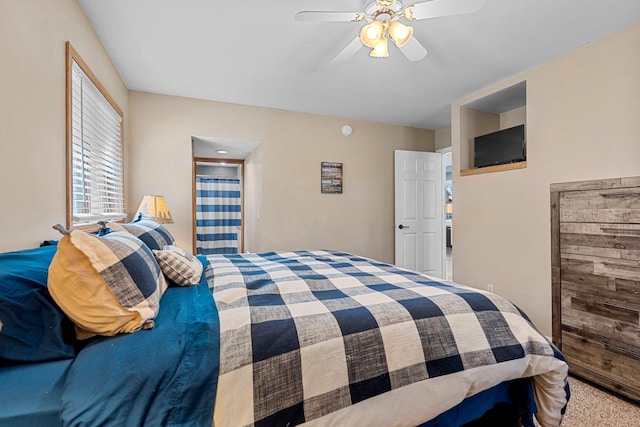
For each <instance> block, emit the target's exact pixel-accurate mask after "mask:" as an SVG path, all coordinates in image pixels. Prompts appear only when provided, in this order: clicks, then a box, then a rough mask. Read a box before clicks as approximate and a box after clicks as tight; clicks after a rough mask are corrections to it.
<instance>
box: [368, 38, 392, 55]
mask: <svg viewBox="0 0 640 427" xmlns="http://www.w3.org/2000/svg"><path fill="white" fill-rule="evenodd" d="M369 56H370V57H372V58H388V57H389V46H388V41H387V38H386V37H385V36H382V37H380V40H378V42H377V43H376V44H375V46H374V47H373V49H371V53H369Z"/></svg>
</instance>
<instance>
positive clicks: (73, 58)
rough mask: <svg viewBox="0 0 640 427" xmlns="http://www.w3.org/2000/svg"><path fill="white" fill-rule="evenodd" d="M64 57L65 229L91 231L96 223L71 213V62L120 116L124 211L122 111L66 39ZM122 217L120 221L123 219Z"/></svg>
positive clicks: (122, 179)
mask: <svg viewBox="0 0 640 427" xmlns="http://www.w3.org/2000/svg"><path fill="white" fill-rule="evenodd" d="M65 58H66V61H65V63H66V86H65V96H66V140H67V141H66V142H67V149H66V158H67V159H66V163H67V173H66V180H67V182H66V188H67V195H66V205H67V214H66V216H67V221H66V223H67V229H71V228H75V229H82V230H85V231H93V230H97V229H98V228H99V225H98V224H97V223H81V224H74V221H73V214H74V210H73V209H74V206H73V204H74V200H73V63H74V62H75V63H76V64H77V65H78V66H79V67H80V69H81V70H82V71H83V72H84V73H85V75H86V76H87V77H88V78H89V80H91V82H92V83H93V84H94V85H95V87H96V88H97V89H98V90H99V91H100V93H101V94H102V96H104V98H105V99H106V101H107V102H108V103H109V104H110V105H111V107H112V108H113V109H114V110H115V111H116V113H117V114H118V115H119V116H120V178H121V182H122V212H123V213H125V212H126V197H125V182H124V176H125V171H124V165H125V159H124V113H123V112H122V109H120V107H119V106H118V104H117V103H116V102H115V100H114V99H113V98H112V97H111V95H110V94H109V92H107V90H106V88H105V87H104V86H103V85H102V83H100V81H99V80H98V78H97V77H96V75H95V74H94V73H93V72H92V71H91V69H90V68H89V66H88V65H87V63H86V62H85V61H84V60H83V59H82V57H80V55H79V54H78V52H77V51H76V50H75V49H74V48H73V46H72V45H71V43H70V42H69V41H67V42H66V43H65ZM123 220H124V219H122V220H121V221H123Z"/></svg>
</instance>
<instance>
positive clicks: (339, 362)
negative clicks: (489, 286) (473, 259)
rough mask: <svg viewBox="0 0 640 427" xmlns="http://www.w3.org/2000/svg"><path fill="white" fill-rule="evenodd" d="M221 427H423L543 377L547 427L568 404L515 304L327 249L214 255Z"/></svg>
mask: <svg viewBox="0 0 640 427" xmlns="http://www.w3.org/2000/svg"><path fill="white" fill-rule="evenodd" d="M208 261H209V263H210V266H211V268H210V269H209V270H208V272H207V274H208V276H207V279H208V282H209V287H210V288H211V291H212V294H213V297H214V300H215V303H216V306H217V308H218V311H219V315H220V374H219V383H218V391H217V396H216V400H215V408H214V425H215V426H216V427H227V426H289V425H298V424H305V425H308V426H326V425H336V426H346V425H350V426H351V425H353V426H359V425H366V426H384V427H388V426H416V425H418V424H420V423H423V422H425V421H428V420H429V419H432V418H434V417H435V416H437V415H438V414H440V413H442V412H444V411H446V410H448V409H449V408H451V407H453V406H455V405H457V404H458V403H460V402H461V401H462V400H463V399H464V398H465V397H468V396H471V395H473V394H475V393H478V392H480V391H482V390H485V389H488V388H490V387H492V386H494V385H496V384H499V383H501V382H503V381H507V380H511V379H515V378H521V377H533V378H534V392H535V398H536V405H537V407H538V413H537V414H536V417H537V419H538V421H539V422H540V423H541V424H542V425H543V426H557V425H559V424H560V421H561V418H562V413H563V412H564V407H565V406H566V403H567V399H568V396H567V395H568V389H567V388H566V381H567V370H568V369H567V365H566V363H565V362H564V360H563V359H562V356H561V355H560V353H559V352H558V350H557V349H556V348H555V347H554V346H553V345H552V344H550V343H549V342H548V340H547V339H546V338H545V337H544V336H543V335H541V334H540V333H539V332H538V331H537V330H536V329H535V328H534V327H533V326H532V325H531V323H530V322H529V320H528V319H527V318H526V317H525V316H524V315H523V314H522V313H521V312H520V311H519V310H518V309H517V308H516V307H515V306H514V305H512V304H511V303H509V302H508V301H507V300H505V299H503V298H501V297H499V296H497V295H494V294H490V293H488V292H483V291H479V290H476V289H472V288H468V287H464V286H460V285H454V284H452V283H450V282H437V281H435V280H434V279H432V278H430V277H429V276H426V275H422V274H418V273H416V272H412V271H408V270H404V269H401V268H399V267H396V266H393V265H389V264H385V263H381V262H376V261H374V260H370V259H366V258H362V257H358V256H355V255H351V254H346V253H340V252H330V251H298V252H270V253H263V254H237V255H213V256H209V257H208Z"/></svg>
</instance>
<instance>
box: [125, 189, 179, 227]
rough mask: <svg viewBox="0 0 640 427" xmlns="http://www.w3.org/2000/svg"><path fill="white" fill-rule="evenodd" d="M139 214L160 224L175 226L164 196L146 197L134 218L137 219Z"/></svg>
mask: <svg viewBox="0 0 640 427" xmlns="http://www.w3.org/2000/svg"><path fill="white" fill-rule="evenodd" d="M139 214H142V215H144V216H146V217H148V218H151V219H153V220H154V221H156V222H157V223H159V224H173V218H172V217H171V212H169V207H168V206H167V202H166V201H165V200H164V196H152V195H148V194H147V195H145V196H144V197H143V198H142V202H140V206H139V207H138V211H137V212H136V214H135V215H134V218H137V217H138V215H139Z"/></svg>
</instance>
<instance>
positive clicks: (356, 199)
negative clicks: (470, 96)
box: [129, 92, 434, 262]
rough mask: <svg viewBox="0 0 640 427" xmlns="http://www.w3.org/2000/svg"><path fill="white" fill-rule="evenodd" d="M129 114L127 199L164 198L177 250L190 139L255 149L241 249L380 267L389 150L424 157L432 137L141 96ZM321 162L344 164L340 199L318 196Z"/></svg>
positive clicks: (185, 212)
mask: <svg viewBox="0 0 640 427" xmlns="http://www.w3.org/2000/svg"><path fill="white" fill-rule="evenodd" d="M129 108H130V115H131V126H130V137H131V142H132V143H131V154H130V155H131V161H132V163H133V164H134V165H135V167H134V168H132V170H131V183H132V185H131V191H132V197H133V200H139V199H140V198H141V197H142V195H143V194H145V193H152V194H164V195H165V196H166V199H167V203H169V205H170V209H171V213H172V215H173V217H174V220H175V224H170V225H169V226H168V228H169V229H170V231H171V232H172V233H173V234H174V235H175V237H176V240H177V243H178V244H179V245H180V246H183V247H187V248H190V247H191V245H192V228H191V226H192V216H191V215H192V208H191V204H192V201H191V197H192V188H191V187H192V181H191V136H192V135H198V136H206V137H220V138H236V139H243V140H251V141H261V144H260V146H259V148H258V149H257V150H256V152H254V153H253V154H252V155H251V156H250V158H249V159H247V162H246V175H245V179H246V183H247V192H246V194H245V197H246V198H247V200H246V210H245V224H246V227H247V230H246V232H247V236H248V239H247V247H246V249H248V250H249V251H252V252H259V251H270V250H293V249H318V248H325V249H336V250H343V251H350V252H354V253H358V254H361V255H364V256H369V257H373V258H376V259H379V260H383V261H389V262H392V261H393V258H394V246H393V245H394V243H393V233H394V220H393V214H394V208H393V204H394V200H393V150H395V149H402V150H420V151H433V150H434V132H433V131H429V130H423V129H413V128H408V127H402V126H393V125H386V124H380V123H372V122H364V121H357V120H345V119H340V118H336V117H325V116H317V115H311V114H303V113H292V112H285V111H280V110H272V109H267V108H256V107H247V106H240V105H233V104H224V103H218V102H211V101H202V100H195V99H187V98H178V97H171V96H163V95H155V94H149V93H141V92H130V94H129ZM347 123H348V124H350V125H351V126H352V128H353V134H352V135H351V136H350V137H344V136H343V135H342V134H341V132H340V130H341V128H342V126H343V125H344V124H347ZM322 161H329V162H342V163H344V193H343V194H341V195H337V194H321V193H320V162H322ZM258 213H259V215H260V218H259V219H258V218H257V216H258Z"/></svg>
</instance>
